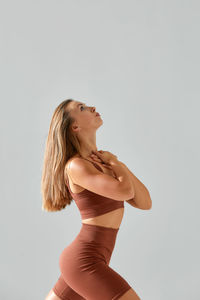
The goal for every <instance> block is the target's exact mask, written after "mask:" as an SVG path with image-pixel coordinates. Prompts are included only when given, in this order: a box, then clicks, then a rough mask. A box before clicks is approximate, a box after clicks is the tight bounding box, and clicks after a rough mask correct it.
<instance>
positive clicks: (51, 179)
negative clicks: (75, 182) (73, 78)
mask: <svg viewBox="0 0 200 300" xmlns="http://www.w3.org/2000/svg"><path fill="white" fill-rule="evenodd" d="M72 101H74V99H67V100H64V101H63V102H61V103H60V104H59V105H58V106H57V108H56V109H55V111H54V113H53V116H52V119H51V122H50V128H49V132H48V136H47V139H46V145H45V152H44V161H43V169H42V178H41V194H42V210H46V211H49V212H50V211H51V212H52V211H58V210H62V209H63V208H65V206H66V205H70V204H71V202H72V196H71V194H70V193H69V190H68V187H67V185H66V184H65V177H64V171H65V166H66V162H67V161H68V160H69V159H70V158H71V157H72V156H74V155H75V154H77V153H80V144H79V141H78V138H77V137H76V135H75V134H73V132H72V130H71V125H72V122H73V121H74V118H73V117H71V116H70V112H69V110H67V106H68V104H69V103H70V102H72Z"/></svg>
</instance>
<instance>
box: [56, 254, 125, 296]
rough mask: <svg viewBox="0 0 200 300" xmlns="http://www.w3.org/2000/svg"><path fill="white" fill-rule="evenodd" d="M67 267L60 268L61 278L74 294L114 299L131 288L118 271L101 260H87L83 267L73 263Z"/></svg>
mask: <svg viewBox="0 0 200 300" xmlns="http://www.w3.org/2000/svg"><path fill="white" fill-rule="evenodd" d="M86 261H87V260H86ZM68 267H69V268H68V269H66V268H65V269H63V268H61V269H62V277H63V280H64V281H65V282H66V284H68V285H69V287H70V288H71V289H72V290H73V291H74V292H75V293H76V295H79V296H81V297H83V298H85V299H87V300H102V299H104V300H111V299H112V300H116V299H119V298H120V297H121V296H122V295H123V294H124V293H125V292H127V291H128V290H129V289H130V288H131V286H130V284H129V283H128V282H127V281H126V280H125V279H124V278H123V277H122V276H121V275H120V274H119V273H117V272H116V271H115V270H113V269H112V268H111V267H110V266H108V265H107V264H106V263H105V262H103V261H99V262H92V261H91V262H90V264H88V262H87V263H86V264H85V266H84V268H83V265H82V268H81V266H80V265H77V266H75V264H74V263H73V265H71V267H70V266H68ZM70 270H71V272H70ZM66 292H67V289H66ZM66 299H67V298H66ZM69 299H70V298H69ZM71 299H73V298H71ZM74 299H75V298H74Z"/></svg>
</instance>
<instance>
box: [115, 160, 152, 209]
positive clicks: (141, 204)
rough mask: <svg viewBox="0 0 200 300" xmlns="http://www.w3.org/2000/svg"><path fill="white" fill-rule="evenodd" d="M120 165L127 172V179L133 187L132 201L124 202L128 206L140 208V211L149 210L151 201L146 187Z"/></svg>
mask: <svg viewBox="0 0 200 300" xmlns="http://www.w3.org/2000/svg"><path fill="white" fill-rule="evenodd" d="M120 163H121V165H123V166H124V168H126V170H127V171H128V174H129V177H130V179H131V181H132V185H133V186H134V191H135V195H134V197H133V198H132V199H130V200H126V201H127V202H128V203H129V204H131V205H133V206H135V207H137V208H140V209H150V208H151V207H152V201H151V197H150V194H149V191H148V189H147V188H146V186H145V185H144V184H143V183H142V182H141V181H140V180H139V179H138V178H137V177H136V176H135V175H134V174H133V173H132V172H131V171H130V170H129V169H128V167H127V166H126V165H125V164H124V163H122V162H120Z"/></svg>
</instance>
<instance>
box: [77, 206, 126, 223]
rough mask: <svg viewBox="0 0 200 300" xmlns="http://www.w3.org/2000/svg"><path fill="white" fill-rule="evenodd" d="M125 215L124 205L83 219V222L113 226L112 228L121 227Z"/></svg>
mask: <svg viewBox="0 0 200 300" xmlns="http://www.w3.org/2000/svg"><path fill="white" fill-rule="evenodd" d="M123 215H124V207H120V208H117V209H115V210H112V211H110V212H108V213H106V214H103V215H100V216H97V217H94V218H89V219H84V220H82V223H86V224H91V225H99V226H104V227H111V228H119V227H120V224H121V222H122V219H123Z"/></svg>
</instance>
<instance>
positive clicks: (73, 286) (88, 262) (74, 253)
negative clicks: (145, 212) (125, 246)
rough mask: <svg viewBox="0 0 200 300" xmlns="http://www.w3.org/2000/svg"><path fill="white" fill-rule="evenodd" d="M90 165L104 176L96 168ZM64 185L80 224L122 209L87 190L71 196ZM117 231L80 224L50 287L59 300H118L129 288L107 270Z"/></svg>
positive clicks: (62, 257)
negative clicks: (78, 214) (53, 283)
mask: <svg viewBox="0 0 200 300" xmlns="http://www.w3.org/2000/svg"><path fill="white" fill-rule="evenodd" d="M88 161H90V160H88ZM90 162H92V161H90ZM92 163H93V164H94V165H95V166H96V168H97V169H98V170H100V171H101V172H103V171H102V169H101V168H100V167H99V165H98V164H96V163H95V162H92ZM66 183H67V186H68V189H69V192H70V194H71V195H72V197H73V199H74V200H75V203H76V205H77V207H78V209H79V211H80V214H81V219H82V220H83V219H86V218H92V217H96V216H100V215H102V214H105V213H107V212H109V211H113V210H115V209H117V208H120V207H124V201H118V200H113V199H111V198H107V197H103V196H101V195H99V194H96V193H94V192H92V191H89V190H87V189H84V190H83V191H81V192H79V193H73V192H72V191H71V189H70V185H69V181H68V179H67V182H66ZM118 230H119V228H110V227H104V226H99V225H92V224H86V223H82V227H81V229H80V232H79V233H78V235H77V236H76V238H75V239H74V240H73V241H72V243H71V244H69V245H68V246H67V247H66V248H65V249H64V250H63V251H62V253H61V254H60V257H59V267H60V271H61V275H60V277H59V278H58V281H57V282H56V284H55V285H54V287H53V291H54V293H55V294H56V295H57V296H58V297H60V298H61V299H62V300H81V299H82V300H83V299H87V300H117V299H119V298H120V297H121V296H122V295H123V294H124V293H125V292H126V291H128V290H129V289H130V288H131V286H130V285H129V283H128V282H127V281H126V280H125V279H124V278H123V277H121V276H120V275H119V274H118V273H117V272H116V271H114V270H113V269H112V268H111V267H109V262H110V259H111V255H112V252H113V249H114V246H115V241H116V237H117V233H118Z"/></svg>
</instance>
